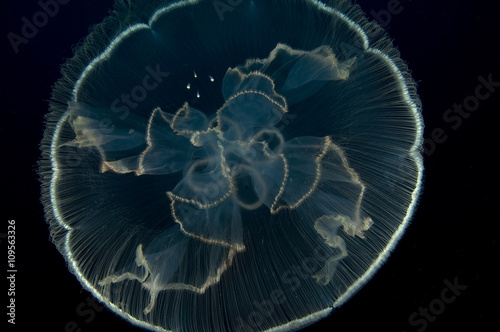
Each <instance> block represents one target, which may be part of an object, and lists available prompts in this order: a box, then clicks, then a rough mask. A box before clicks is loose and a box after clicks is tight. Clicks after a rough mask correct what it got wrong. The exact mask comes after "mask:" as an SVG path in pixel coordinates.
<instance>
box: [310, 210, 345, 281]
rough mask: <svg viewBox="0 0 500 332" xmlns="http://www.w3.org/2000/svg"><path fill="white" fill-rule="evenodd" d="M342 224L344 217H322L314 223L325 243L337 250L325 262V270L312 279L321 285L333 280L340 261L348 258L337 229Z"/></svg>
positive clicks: (343, 242)
mask: <svg viewBox="0 0 500 332" xmlns="http://www.w3.org/2000/svg"><path fill="white" fill-rule="evenodd" d="M341 224H342V216H335V217H334V216H322V217H320V218H318V219H317V220H316V222H315V223H314V229H315V230H316V232H317V233H318V234H319V235H320V236H321V237H322V238H323V240H324V242H325V243H326V244H327V245H328V246H329V247H331V248H333V249H335V250H336V253H335V254H334V255H332V256H331V257H330V258H329V259H327V261H326V262H325V264H324V266H323V268H322V269H321V270H320V271H319V272H318V273H316V274H314V275H313V276H312V277H313V278H314V279H316V282H317V283H318V284H320V285H323V286H325V285H327V284H329V283H330V281H331V280H332V279H333V275H334V274H335V272H336V270H337V267H338V264H339V261H340V260H341V259H343V258H344V257H347V248H346V244H345V241H344V239H342V238H341V237H340V236H339V235H337V229H338V228H339V227H340V226H341Z"/></svg>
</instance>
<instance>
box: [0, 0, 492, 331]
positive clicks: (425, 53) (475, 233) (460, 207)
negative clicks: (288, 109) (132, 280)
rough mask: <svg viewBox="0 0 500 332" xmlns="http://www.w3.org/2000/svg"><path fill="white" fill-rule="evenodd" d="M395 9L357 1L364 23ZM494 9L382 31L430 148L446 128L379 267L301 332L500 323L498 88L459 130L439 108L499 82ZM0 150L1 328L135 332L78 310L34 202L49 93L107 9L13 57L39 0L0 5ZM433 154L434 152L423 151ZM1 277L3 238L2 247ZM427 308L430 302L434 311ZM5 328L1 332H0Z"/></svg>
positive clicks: (96, 5) (419, 9) (405, 0)
mask: <svg viewBox="0 0 500 332" xmlns="http://www.w3.org/2000/svg"><path fill="white" fill-rule="evenodd" d="M393 1H394V0H363V1H357V2H358V3H359V4H360V5H361V7H362V9H363V10H364V11H365V12H366V13H367V15H368V16H370V17H372V18H374V16H373V15H372V14H370V13H371V11H372V10H373V11H375V12H379V11H380V10H383V9H387V7H388V5H389V3H391V2H393ZM495 3H496V2H495V1H474V2H470V1H456V0H455V1H452V0H443V1H434V0H433V1H431V0H427V1H416V0H413V1H411V0H400V8H402V9H400V12H399V13H397V14H393V15H391V17H390V19H389V20H387V21H386V22H385V23H387V27H386V29H387V30H388V32H389V34H390V36H391V37H392V38H394V43H395V45H396V46H397V47H398V48H399V50H400V52H401V57H402V58H403V59H404V60H405V61H407V63H408V65H409V67H410V69H411V71H412V75H413V77H414V79H415V80H416V81H417V83H418V91H419V94H420V97H421V100H422V103H423V115H424V119H425V124H426V128H425V138H431V137H432V132H433V131H435V130H440V129H442V130H443V131H444V133H445V135H446V137H447V139H446V141H445V142H442V143H438V144H436V146H435V149H434V151H430V150H429V149H428V150H427V152H428V153H427V154H426V156H425V159H424V161H425V167H426V171H425V178H424V180H425V182H424V190H423V195H422V196H421V198H420V203H419V207H418V209H417V212H416V214H415V216H414V218H413V221H412V223H411V225H410V226H409V228H408V229H407V232H406V234H405V236H404V237H403V238H402V240H401V242H400V243H399V245H398V246H397V247H396V250H395V251H394V253H393V254H392V255H391V257H390V258H389V260H388V261H387V263H386V264H385V265H384V266H383V267H382V268H381V269H380V270H379V272H378V273H377V274H376V275H375V276H374V278H373V279H372V280H371V281H370V282H369V283H368V284H367V285H366V286H365V287H364V288H362V289H361V290H360V291H359V292H358V293H357V294H356V295H355V296H354V297H353V298H352V299H351V300H349V301H348V302H347V303H346V304H345V305H344V306H342V307H341V308H340V309H337V310H336V311H335V312H334V313H333V315H331V316H330V317H328V318H327V319H325V320H323V321H321V322H319V323H317V324H315V325H312V326H310V327H308V328H307V329H305V331H315V330H325V331H365V330H372V329H373V330H384V331H420V332H422V331H443V330H447V331H451V330H456V329H458V330H463V328H464V327H465V326H471V327H473V328H474V330H477V331H484V330H487V329H489V328H490V327H492V326H494V325H497V324H494V323H495V320H496V318H497V317H498V316H499V315H500V304H499V303H500V302H499V295H500V294H499V293H500V292H499V287H498V277H496V276H495V270H496V269H495V267H496V266H497V265H498V261H499V259H498V256H499V255H498V254H499V250H498V240H497V237H498V233H497V229H498V227H497V223H498V222H499V218H498V214H497V213H496V212H497V211H498V204H499V203H498V198H499V195H498V185H499V181H498V178H497V173H496V172H495V171H496V170H497V166H496V155H497V154H498V139H497V134H498V132H499V131H500V128H499V122H498V119H499V117H498V116H497V114H496V113H497V112H499V109H498V107H499V105H500V102H499V101H500V87H497V88H496V91H495V92H493V93H491V95H490V97H489V98H488V99H486V100H484V101H481V103H480V105H479V107H478V109H477V110H476V111H475V112H473V113H470V116H469V117H468V118H467V119H463V121H462V123H461V125H460V126H458V128H456V129H453V128H452V127H451V126H450V123H446V122H445V121H444V120H443V114H444V113H445V111H446V110H447V109H449V108H451V107H453V105H454V104H455V103H456V104H462V103H463V101H464V99H465V98H466V97H468V96H471V95H474V94H475V90H476V87H477V86H478V84H480V82H479V80H478V77H479V76H482V77H484V78H487V77H488V76H489V75H492V79H493V81H495V82H500V60H499V59H500V50H499V49H500V47H499V44H500V38H498V33H499V32H500V29H499V28H498V21H497V17H496V15H497V14H496V13H497V11H496V10H495V9H494V8H493V6H494V4H495ZM1 6H2V9H1V14H2V19H1V25H2V29H1V33H2V51H1V57H2V68H3V70H2V74H3V75H2V78H1V81H3V84H2V88H1V92H0V93H1V100H0V103H1V106H0V110H1V123H0V135H1V137H0V142H1V146H2V150H1V151H2V158H1V163H0V165H1V167H2V171H1V173H0V174H2V182H1V185H2V189H1V195H2V200H1V213H2V219H1V225H0V234H5V233H6V232H7V220H11V219H15V221H16V248H17V251H16V263H17V266H18V273H17V279H16V325H15V326H12V325H10V324H9V325H8V326H7V331H30V330H34V329H37V330H40V329H43V328H48V329H50V330H51V331H55V332H58V331H65V328H66V326H67V324H71V322H74V324H75V325H78V328H79V329H81V331H118V330H119V331H139V330H140V329H137V328H135V327H133V326H131V325H129V324H128V323H126V322H125V321H123V320H122V319H121V318H119V317H117V316H116V315H114V314H113V313H111V312H109V311H108V310H107V309H102V311H99V310H100V309H101V307H100V306H99V305H98V306H97V307H96V309H91V307H90V306H89V305H88V304H86V301H87V300H88V299H91V298H92V297H91V295H90V294H89V293H88V292H87V291H86V290H83V289H82V287H81V286H80V284H79V283H78V281H77V280H76V278H75V277H74V276H73V275H71V274H70V273H69V272H68V270H67V268H66V266H65V262H64V260H63V257H62V256H61V255H60V254H59V252H57V250H56V248H55V247H54V246H53V245H52V244H51V242H50V241H49V233H48V227H47V224H46V223H45V221H44V217H43V211H42V206H41V204H40V202H39V197H40V189H39V182H38V180H37V174H36V170H37V160H38V159H39V155H40V153H39V148H38V144H39V142H40V140H41V137H42V133H43V128H44V126H43V116H44V114H45V113H46V112H47V108H48V101H49V98H50V92H51V87H52V85H53V84H54V82H55V81H56V80H57V79H59V78H60V72H59V68H60V65H61V64H62V63H63V62H64V60H65V58H69V57H71V56H72V51H71V47H72V45H75V44H76V43H77V42H79V41H80V40H81V39H82V38H84V37H85V36H86V35H87V33H88V27H89V26H90V25H92V24H96V23H99V22H100V21H101V20H102V19H103V18H104V17H105V16H106V15H107V12H108V10H109V9H110V8H111V7H112V1H111V0H101V1H77V0H73V1H70V2H69V3H68V4H66V5H62V6H61V8H60V12H59V13H58V14H57V15H56V16H55V17H53V18H51V19H50V21H49V22H48V24H47V25H46V26H45V27H43V28H41V29H40V31H39V32H38V34H37V35H36V36H35V37H34V38H32V39H31V40H30V41H29V43H28V44H27V45H21V46H20V51H19V52H18V53H17V54H15V52H14V51H13V49H12V47H11V45H10V43H9V41H8V39H7V33H8V32H10V31H12V32H15V33H18V34H19V31H20V29H21V26H22V24H23V23H22V21H21V18H22V17H23V16H26V17H31V16H32V15H33V14H34V13H35V12H37V11H39V10H40V7H39V5H38V4H37V3H36V1H25V0H24V1H4V2H3V3H2V5H1ZM427 147H429V146H427ZM0 241H1V245H0V248H1V251H2V253H1V254H0V259H1V262H2V265H1V266H2V272H1V275H2V276H5V274H6V273H5V271H6V267H5V263H6V260H7V258H6V256H7V255H6V254H7V249H6V239H5V235H3V236H2V237H1V238H0ZM2 279H3V283H2V289H1V290H0V294H2V295H1V297H0V299H1V301H2V302H1V304H0V308H1V317H0V320H1V324H2V325H3V323H4V322H6V321H7V316H6V314H5V306H6V304H7V302H6V301H7V294H6V293H7V288H8V287H7V284H6V283H5V280H6V279H5V277H2ZM455 279H457V280H458V283H459V284H461V285H466V286H467V288H466V289H465V290H463V291H461V294H460V295H459V296H458V297H456V299H455V300H454V301H453V302H452V303H449V304H446V305H445V308H444V312H443V313H441V314H440V315H438V316H437V317H436V318H435V320H433V321H429V320H427V322H428V324H427V326H425V328H424V327H423V325H421V324H419V325H417V326H415V324H412V323H411V322H410V320H409V317H410V316H411V315H412V314H413V313H414V312H418V311H419V310H420V309H419V308H426V307H428V306H429V304H430V303H431V302H432V303H436V301H435V300H436V299H439V298H440V297H441V292H442V291H443V289H445V288H446V285H445V283H444V280H448V281H450V282H451V283H453V281H454V280H455ZM433 301H434V302H433ZM2 330H3V329H2Z"/></svg>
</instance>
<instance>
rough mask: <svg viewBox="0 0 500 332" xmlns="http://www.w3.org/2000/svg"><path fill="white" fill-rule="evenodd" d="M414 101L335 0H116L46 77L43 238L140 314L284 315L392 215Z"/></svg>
mask: <svg viewBox="0 0 500 332" xmlns="http://www.w3.org/2000/svg"><path fill="white" fill-rule="evenodd" d="M420 109H421V104H420V101H419V99H418V96H417V93H416V84H415V83H414V81H413V79H412V78H411V76H410V74H409V70H408V68H407V65H406V64H405V63H404V62H403V61H402V60H401V59H400V57H399V53H398V51H397V49H396V48H395V47H394V46H393V45H392V41H391V39H390V38H389V37H388V36H387V35H386V33H385V32H384V31H383V30H382V29H381V28H380V27H379V26H378V25H377V24H376V23H374V22H370V21H369V20H368V19H367V18H366V17H365V16H364V14H363V12H362V10H361V9H360V8H359V6H357V5H353V4H351V3H350V2H349V1H340V0H325V1H319V0H292V1H290V0H286V1H285V0H231V1H230V0H215V1H214V0H207V1H204V0H180V1H160V0H156V1H142V0H141V1H134V2H125V1H117V2H116V5H115V8H114V10H113V11H112V12H111V14H110V16H109V17H107V18H106V19H105V20H104V21H103V23H101V24H99V25H97V26H95V27H94V28H93V30H92V31H91V33H90V35H89V36H88V37H87V38H86V39H85V40H84V41H83V42H82V43H81V44H80V45H79V47H77V48H76V50H75V54H74V57H73V58H72V59H69V60H68V61H67V63H66V64H65V65H64V66H63V68H62V78H61V79H60V80H59V81H58V82H57V83H56V84H55V86H54V89H53V95H52V99H51V103H50V112H49V114H48V115H47V120H46V130H45V135H44V139H43V141H42V144H41V150H42V159H41V161H40V175H41V182H42V202H43V204H44V207H45V212H46V219H47V222H48V224H49V227H50V232H51V240H52V241H53V242H54V244H55V245H56V247H57V249H58V250H59V251H60V252H61V254H62V255H63V256H64V258H65V259H66V261H67V263H68V266H69V269H70V270H71V272H72V273H73V274H74V275H75V276H76V277H77V278H78V280H79V281H80V282H81V284H82V285H83V287H85V288H86V289H87V290H89V291H90V292H91V293H92V294H93V296H95V297H96V298H97V299H98V300H99V301H101V302H102V303H104V304H105V305H106V306H107V307H108V308H109V309H110V310H111V311H113V312H115V313H116V314H118V315H119V316H121V317H123V318H124V319H126V320H128V321H129V322H130V323H131V324H134V325H136V326H138V327H142V328H145V329H148V330H157V331H267V330H273V331H288V330H297V329H300V328H302V327H305V326H307V325H309V324H312V323H314V322H316V321H318V320H320V319H322V318H324V317H326V316H328V315H329V314H330V313H331V312H332V311H333V310H334V308H337V307H339V306H341V305H342V304H343V303H345V302H346V301H347V300H348V299H349V298H350V297H352V296H353V295H354V294H355V293H356V291H357V290H359V289H360V288H361V287H362V286H363V285H364V284H366V282H367V281H368V280H369V279H370V278H371V277H372V276H373V275H374V273H375V272H376V271H377V270H378V269H379V268H380V266H381V265H382V264H383V263H384V262H385V261H386V259H387V257H388V256H389V255H390V253H391V251H392V250H393V249H394V247H395V245H396V243H397V242H398V240H399V239H400V238H401V236H402V234H403V233H404V231H405V229H406V228H407V226H408V224H409V222H410V220H411V218H412V215H413V213H414V211H415V207H416V204H417V199H418V196H419V193H420V190H421V184H422V173H423V165H422V158H421V143H422V130H423V129H422V127H423V121H422V118H421V112H420Z"/></svg>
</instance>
